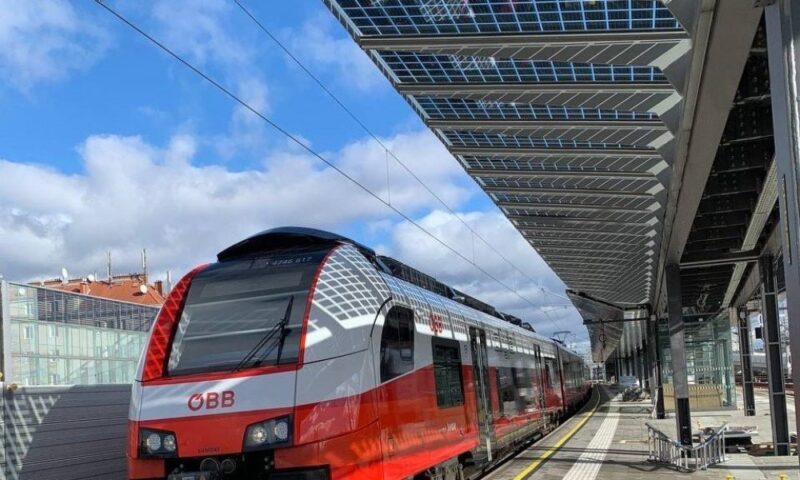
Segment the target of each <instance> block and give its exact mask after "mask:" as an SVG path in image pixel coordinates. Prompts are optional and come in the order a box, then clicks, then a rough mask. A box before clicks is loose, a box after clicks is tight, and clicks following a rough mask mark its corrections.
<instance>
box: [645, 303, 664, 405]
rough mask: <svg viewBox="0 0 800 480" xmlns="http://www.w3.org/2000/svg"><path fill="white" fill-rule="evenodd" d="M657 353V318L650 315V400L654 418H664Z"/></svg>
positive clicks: (648, 347) (648, 343)
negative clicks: (654, 408) (653, 409)
mask: <svg viewBox="0 0 800 480" xmlns="http://www.w3.org/2000/svg"><path fill="white" fill-rule="evenodd" d="M659 355H660V354H659V352H658V317H657V316H655V315H650V320H649V321H648V322H647V366H648V373H649V374H650V379H649V382H648V383H649V388H650V398H651V399H652V401H653V405H655V407H656V418H664V390H663V388H662V386H661V364H660V362H659Z"/></svg>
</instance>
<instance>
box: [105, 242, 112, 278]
mask: <svg viewBox="0 0 800 480" xmlns="http://www.w3.org/2000/svg"><path fill="white" fill-rule="evenodd" d="M106 274H107V275H108V283H109V284H111V279H112V278H113V277H112V276H111V250H109V251H108V252H106Z"/></svg>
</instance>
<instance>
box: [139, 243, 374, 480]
mask: <svg viewBox="0 0 800 480" xmlns="http://www.w3.org/2000/svg"><path fill="white" fill-rule="evenodd" d="M348 255H349V257H352V258H351V260H350V263H351V264H346V263H347V262H346V259H345V258H344V257H348ZM359 257H360V258H359ZM353 259H355V260H353ZM353 261H355V262H356V263H359V264H361V263H366V261H364V257H363V256H361V255H360V254H359V253H358V252H357V251H356V249H355V248H353V247H352V246H350V245H343V244H341V243H339V242H337V241H334V240H331V239H325V238H319V237H315V236H313V235H310V236H309V235H308V234H307V232H305V233H303V232H301V233H299V234H298V233H297V232H294V231H290V232H288V233H287V232H281V231H279V232H275V231H273V232H267V233H265V234H261V235H259V236H256V237H252V238H251V239H248V240H246V241H245V242H242V243H240V244H237V245H234V246H233V247H231V248H229V249H228V250H226V251H224V252H222V253H221V254H220V255H219V261H218V262H216V263H213V264H210V265H205V266H201V267H198V268H196V269H195V270H193V271H191V272H190V273H189V274H187V275H186V276H185V277H184V278H183V279H181V281H180V282H179V283H178V284H176V285H175V287H174V288H173V290H172V291H171V292H170V294H169V296H168V298H167V300H166V302H165V304H164V306H163V308H162V309H161V311H160V312H159V315H158V317H157V319H156V321H155V324H154V326H153V328H152V331H151V334H150V339H149V343H148V346H147V349H146V351H145V353H144V355H143V357H142V360H141V361H140V366H139V371H138V374H137V378H136V381H135V382H134V386H133V394H132V400H131V406H130V413H129V427H128V452H127V453H128V470H129V478H130V479H137V480H138V479H168V480H227V479H245V478H246V479H260V480H331V479H333V478H336V477H339V478H342V477H341V476H340V475H334V474H333V473H332V469H336V468H337V467H336V466H335V465H332V464H333V463H336V461H339V462H340V463H341V462H344V463H347V462H350V461H351V459H349V458H348V453H347V452H348V450H349V449H350V446H352V444H353V443H359V442H360V443H361V444H362V448H365V449H367V450H368V449H369V448H370V446H369V444H370V442H371V440H370V439H371V438H374V432H370V431H369V425H370V424H372V423H374V421H375V416H376V413H375V411H374V399H371V398H370V397H369V395H370V393H369V392H370V389H371V387H372V386H374V385H373V384H374V381H373V380H371V378H374V372H373V370H372V369H373V365H372V360H371V356H370V354H369V350H370V342H369V338H370V337H369V331H368V330H369V328H371V325H372V322H373V321H374V319H375V316H376V314H377V312H378V310H379V308H380V302H381V300H380V299H379V298H378V297H379V296H380V295H379V294H378V293H377V291H376V290H375V289H371V290H372V291H371V293H369V292H368V293H369V295H373V296H374V297H375V298H373V299H372V303H370V302H369V301H368V302H367V303H366V304H369V305H370V307H369V308H365V309H364V310H363V311H362V312H361V313H362V317H363V318H362V321H361V324H360V325H359V326H358V327H357V328H353V329H351V330H352V331H350V332H347V333H346V334H344V335H341V336H340V337H341V338H336V337H334V335H335V334H337V332H336V329H340V330H341V329H342V328H343V326H342V324H341V322H339V321H337V318H336V316H335V315H331V314H330V312H328V311H327V309H326V308H325V300H326V298H324V297H325V291H326V288H325V287H324V286H322V285H320V284H321V283H324V282H326V280H325V278H323V279H321V278H320V277H326V278H327V277H331V275H332V274H333V273H335V272H334V270H338V271H342V270H344V271H351V272H355V273H353V275H356V276H358V275H359V272H360V270H359V268H362V269H363V268H366V267H369V265H368V264H367V265H360V266H355V267H354V266H353V265H352V262H353ZM343 262H344V263H343ZM351 276H352V275H351ZM327 282H328V283H329V284H331V279H328V280H327ZM362 283H363V282H362ZM327 290H330V289H327ZM362 296H363V293H362ZM368 300H369V299H368ZM366 304H365V305H366ZM368 317H369V319H368ZM309 318H311V319H312V321H311V322H309ZM309 324H311V326H309ZM366 327H369V328H366ZM331 437H336V438H335V439H333V440H331ZM339 443H342V445H339ZM374 449H375V450H376V452H375V454H376V455H378V452H379V451H380V448H379V446H376V447H374ZM337 450H341V451H342V452H344V453H342V454H341V455H337V456H336V458H334V459H331V458H328V457H326V456H325V455H324V454H323V453H321V452H333V453H334V454H335V455H336V452H337ZM326 454H327V453H326ZM369 458H370V455H365V456H364V458H363V459H358V460H355V464H358V462H361V461H363V460H364V459H366V460H367V461H369ZM376 459H377V456H376ZM342 468H345V467H342ZM347 468H349V467H347ZM365 468H368V467H365ZM365 471H366V470H365ZM363 478H367V477H363Z"/></svg>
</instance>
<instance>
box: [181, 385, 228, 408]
mask: <svg viewBox="0 0 800 480" xmlns="http://www.w3.org/2000/svg"><path fill="white" fill-rule="evenodd" d="M235 403H236V394H234V393H233V391H232V390H225V391H224V392H221V393H220V392H206V393H195V394H192V395H191V396H190V397H189V401H188V402H187V405H188V406H189V410H191V411H193V412H196V411H198V410H200V409H202V408H203V407H205V409H206V410H215V409H217V408H231V407H232V406H233V405H234V404H235Z"/></svg>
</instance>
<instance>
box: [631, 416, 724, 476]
mask: <svg viewBox="0 0 800 480" xmlns="http://www.w3.org/2000/svg"><path fill="white" fill-rule="evenodd" d="M645 425H647V446H648V454H647V460H648V461H650V462H654V463H660V464H665V465H674V466H676V467H678V468H679V469H681V470H685V471H688V472H691V471H695V470H706V469H707V468H708V467H710V466H711V465H715V464H717V463H722V462H724V461H725V460H727V457H726V456H725V431H726V430H727V429H728V424H727V423H725V424H723V425H722V426H721V427H720V428H719V429H718V430H717V431H716V432H713V433H712V434H711V435H708V436H703V435H702V434H701V435H700V443H698V444H697V445H693V446H689V445H681V444H680V443H678V442H676V441H675V440H673V439H672V438H670V437H669V436H668V435H667V434H665V433H664V432H662V431H661V430H659V429H657V428H656V427H654V426H652V425H650V424H649V423H646V424H645Z"/></svg>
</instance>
